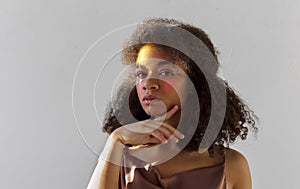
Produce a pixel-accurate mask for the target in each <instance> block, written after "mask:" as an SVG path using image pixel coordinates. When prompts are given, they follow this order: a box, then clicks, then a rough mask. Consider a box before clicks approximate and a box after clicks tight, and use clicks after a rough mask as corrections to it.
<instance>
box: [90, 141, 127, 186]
mask: <svg viewBox="0 0 300 189" xmlns="http://www.w3.org/2000/svg"><path fill="white" fill-rule="evenodd" d="M123 149H124V145H122V144H121V143H119V142H117V141H115V140H113V139H112V137H111V136H110V137H109V138H108V140H107V142H106V144H105V147H104V149H103V151H102V153H101V155H100V157H99V159H98V163H97V165H96V168H95V170H94V172H93V175H92V177H91V180H90V182H89V184H88V187H87V188H88V189H118V186H119V172H120V162H121V159H122V151H123Z"/></svg>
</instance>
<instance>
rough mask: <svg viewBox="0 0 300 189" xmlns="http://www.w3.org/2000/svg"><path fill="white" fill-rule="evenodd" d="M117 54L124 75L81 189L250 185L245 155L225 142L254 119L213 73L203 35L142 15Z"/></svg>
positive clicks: (214, 63) (212, 54) (238, 188)
mask: <svg viewBox="0 0 300 189" xmlns="http://www.w3.org/2000/svg"><path fill="white" fill-rule="evenodd" d="M122 58H123V63H124V64H127V65H128V66H129V68H130V69H129V70H130V71H129V73H130V74H129V75H128V78H127V79H126V80H125V81H124V83H123V84H122V86H121V87H120V89H119V91H118V94H117V95H116V98H115V99H114V100H113V101H112V102H111V103H110V105H109V106H108V107H107V113H106V117H105V119H104V126H103V130H104V131H105V132H107V133H109V134H110V136H109V139H108V141H107V143H106V145H105V148H104V150H103V152H102V154H101V156H100V158H99V160H98V163H97V166H96V168H95V171H94V173H93V175H92V178H91V180H90V183H89V185H88V188H101V189H117V188H128V189H133V188H145V189H158V188H172V189H173V188H174V189H177V188H203V189H225V188H227V189H233V188H234V189H250V188H251V175H250V170H249V166H248V163H247V160H246V158H245V157H244V156H243V155H242V154H241V153H240V152H238V151H236V150H233V149H231V148H229V144H230V143H233V142H235V141H236V139H237V138H238V137H240V138H241V139H243V140H244V139H246V136H247V135H248V130H249V129H253V130H254V131H255V132H256V131H257V128H256V126H255V121H256V120H257V117H256V116H255V115H254V113H253V112H252V111H251V110H250V109H249V108H248V107H247V105H246V104H245V103H244V102H243V101H242V100H241V98H239V97H238V96H237V95H236V94H235V92H234V91H233V90H232V88H230V87H229V86H228V83H227V82H226V81H225V80H222V79H221V78H219V77H218V76H217V71H218V68H219V63H218V59H217V52H216V49H215V47H214V46H213V44H212V42H211V40H210V39H209V37H208V35H207V34H206V33H205V32H204V31H202V30H201V29H199V28H196V27H194V26H192V25H189V24H185V23H182V22H178V21H176V20H173V19H162V18H155V19H149V20H146V21H144V22H143V23H141V24H140V25H139V26H138V27H137V29H136V31H135V32H134V33H133V35H132V37H131V39H130V40H129V41H128V42H127V43H126V44H125V48H124V49H123V51H122ZM220 86H221V87H220ZM222 89H223V90H224V91H223V92H222ZM218 120H219V121H218Z"/></svg>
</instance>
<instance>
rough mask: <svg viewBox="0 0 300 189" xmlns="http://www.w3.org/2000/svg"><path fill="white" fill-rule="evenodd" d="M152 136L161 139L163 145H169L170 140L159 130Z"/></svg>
mask: <svg viewBox="0 0 300 189" xmlns="http://www.w3.org/2000/svg"><path fill="white" fill-rule="evenodd" d="M151 135H152V136H154V137H156V138H157V139H159V140H160V141H161V142H162V143H167V142H168V140H167V139H166V138H165V137H164V135H163V134H161V133H160V132H159V131H158V130H156V131H153V132H152V133H151Z"/></svg>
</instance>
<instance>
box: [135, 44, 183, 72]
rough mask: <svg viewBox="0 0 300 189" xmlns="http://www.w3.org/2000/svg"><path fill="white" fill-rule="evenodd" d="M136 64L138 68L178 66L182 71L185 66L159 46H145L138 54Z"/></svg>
mask: <svg viewBox="0 0 300 189" xmlns="http://www.w3.org/2000/svg"><path fill="white" fill-rule="evenodd" d="M136 64H137V65H138V66H147V65H150V64H151V65H153V64H156V66H164V65H169V66H175V65H176V66H178V67H179V68H181V69H182V70H185V69H184V65H183V63H182V62H180V61H178V60H177V61H176V60H175V58H173V57H171V56H170V54H169V53H168V51H167V50H165V49H163V48H162V47H159V46H154V45H144V46H143V47H142V48H141V49H140V50H139V52H138V56H137V59H136Z"/></svg>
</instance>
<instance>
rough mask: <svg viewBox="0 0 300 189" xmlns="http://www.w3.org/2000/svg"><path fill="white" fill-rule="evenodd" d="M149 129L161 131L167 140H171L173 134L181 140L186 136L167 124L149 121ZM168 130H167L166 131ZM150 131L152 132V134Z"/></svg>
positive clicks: (147, 125)
mask: <svg viewBox="0 0 300 189" xmlns="http://www.w3.org/2000/svg"><path fill="white" fill-rule="evenodd" d="M145 126H146V127H148V128H149V129H148V130H152V131H153V130H157V129H158V130H160V131H162V132H163V133H164V134H165V136H166V137H167V138H169V137H170V136H171V135H172V134H174V135H175V136H176V137H178V138H179V139H183V138H184V135H183V134H182V133H181V132H179V131H178V130H177V129H175V128H174V127H173V126H172V125H170V124H168V123H165V122H158V121H149V122H147V124H145ZM166 129H167V130H166ZM152 131H150V132H152Z"/></svg>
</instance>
